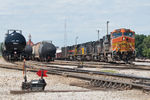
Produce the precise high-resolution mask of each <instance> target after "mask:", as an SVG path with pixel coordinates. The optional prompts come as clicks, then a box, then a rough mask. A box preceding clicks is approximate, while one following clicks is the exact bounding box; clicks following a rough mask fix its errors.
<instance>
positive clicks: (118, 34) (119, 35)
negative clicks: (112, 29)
mask: <svg viewBox="0 0 150 100" xmlns="http://www.w3.org/2000/svg"><path fill="white" fill-rule="evenodd" d="M121 36H122V33H121V32H120V33H113V34H112V37H113V38H117V37H121Z"/></svg>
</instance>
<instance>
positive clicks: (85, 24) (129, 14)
mask: <svg viewBox="0 0 150 100" xmlns="http://www.w3.org/2000/svg"><path fill="white" fill-rule="evenodd" d="M65 19H66V22H67V28H66V30H67V45H72V44H75V37H76V36H78V37H79V39H78V43H83V42H87V41H93V40H97V31H96V30H97V29H100V37H102V36H104V35H105V34H106V21H110V23H109V32H110V31H113V30H114V29H118V28H130V29H132V30H133V31H135V32H136V33H138V34H141V33H143V34H146V35H149V34H150V1H149V0H0V42H2V41H3V40H4V36H5V33H6V32H7V30H8V29H21V30H22V31H23V35H24V36H25V37H26V38H27V39H28V34H31V35H32V41H33V42H34V43H36V42H38V41H42V40H52V41H53V43H54V44H55V45H57V46H64V32H65V29H64V22H65Z"/></svg>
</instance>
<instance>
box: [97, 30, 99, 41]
mask: <svg viewBox="0 0 150 100" xmlns="http://www.w3.org/2000/svg"><path fill="white" fill-rule="evenodd" d="M97 33H98V41H99V30H97Z"/></svg>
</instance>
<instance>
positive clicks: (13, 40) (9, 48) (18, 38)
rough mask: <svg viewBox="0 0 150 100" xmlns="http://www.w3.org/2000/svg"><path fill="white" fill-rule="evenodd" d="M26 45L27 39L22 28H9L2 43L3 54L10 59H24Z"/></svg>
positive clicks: (6, 58)
mask: <svg viewBox="0 0 150 100" xmlns="http://www.w3.org/2000/svg"><path fill="white" fill-rule="evenodd" d="M25 46H26V39H25V37H24V36H23V35H22V31H21V30H8V32H7V33H6V37H5V40H4V42H3V44H2V56H3V57H4V59H5V60H8V61H14V60H22V59H23V58H24V49H25Z"/></svg>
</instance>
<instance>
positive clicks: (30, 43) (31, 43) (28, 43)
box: [27, 34, 33, 46]
mask: <svg viewBox="0 0 150 100" xmlns="http://www.w3.org/2000/svg"><path fill="white" fill-rule="evenodd" d="M27 45H30V46H33V42H32V41H31V34H29V40H28V42H27Z"/></svg>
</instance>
